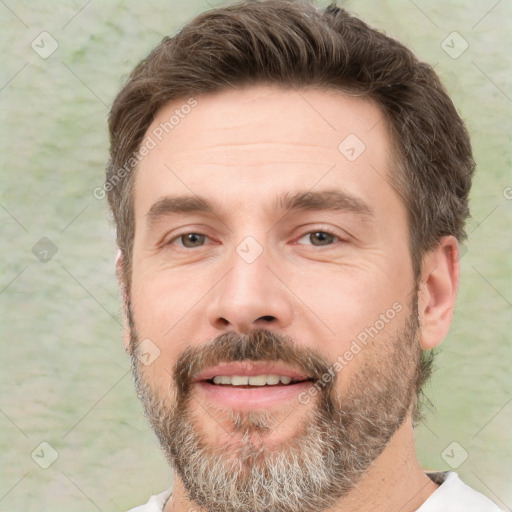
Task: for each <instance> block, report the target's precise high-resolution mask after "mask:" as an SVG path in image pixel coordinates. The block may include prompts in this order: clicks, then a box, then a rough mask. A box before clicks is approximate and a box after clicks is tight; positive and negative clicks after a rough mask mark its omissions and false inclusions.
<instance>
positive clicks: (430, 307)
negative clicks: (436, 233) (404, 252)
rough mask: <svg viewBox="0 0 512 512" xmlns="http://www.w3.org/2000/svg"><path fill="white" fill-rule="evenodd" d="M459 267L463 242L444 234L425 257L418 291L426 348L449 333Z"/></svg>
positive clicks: (432, 345)
mask: <svg viewBox="0 0 512 512" xmlns="http://www.w3.org/2000/svg"><path fill="white" fill-rule="evenodd" d="M459 271H460V266H459V243H458V242H457V239H456V238H455V237H453V236H446V237H443V238H442V239H441V240H440V242H439V245H438V246H437V247H436V248H435V249H434V250H433V251H430V252H428V253H427V254H426V255H425V257H424V258H423V263H422V271H421V280H420V284H419V295H418V314H419V318H420V326H421V348H422V349H423V350H429V349H432V348H434V347H436V346H437V345H439V344H440V343H441V342H442V341H443V340H444V339H445V337H446V335H447V334H448V330H449V329H450V325H451V323H452V318H453V311H454V307H455V299H456V298H457V290H458V287H459Z"/></svg>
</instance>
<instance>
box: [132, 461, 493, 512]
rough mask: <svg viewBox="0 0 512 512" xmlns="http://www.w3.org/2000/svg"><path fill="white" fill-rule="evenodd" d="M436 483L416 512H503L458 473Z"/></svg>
mask: <svg viewBox="0 0 512 512" xmlns="http://www.w3.org/2000/svg"><path fill="white" fill-rule="evenodd" d="M427 475H428V476H429V477H430V478H431V479H432V480H434V481H435V482H436V483H440V482H442V483H441V484H440V486H439V487H438V488H437V490H436V491H435V492H434V493H433V494H432V495H431V496H430V497H429V499H428V500H427V501H425V503H423V505H421V507H420V508H419V509H418V510H416V512H503V511H502V510H501V509H500V508H498V506H497V505H495V504H494V503H493V502H492V501H491V500H490V499H489V498H486V497H485V496H484V495H483V494H480V493H479V492H477V491H475V490H474V489H472V488H471V487H469V486H468V485H466V484H465V483H464V482H463V481H462V480H461V479H460V478H459V475H457V473H455V472H454V471H448V472H446V473H427ZM170 494H171V490H170V489H168V490H167V491H164V492H162V493H160V494H156V495H155V496H151V498H150V499H149V501H148V502H147V503H146V504H145V505H141V506H140V507H135V508H132V509H130V510H128V512H162V509H163V507H164V505H165V502H166V501H167V499H168V498H169V496H170Z"/></svg>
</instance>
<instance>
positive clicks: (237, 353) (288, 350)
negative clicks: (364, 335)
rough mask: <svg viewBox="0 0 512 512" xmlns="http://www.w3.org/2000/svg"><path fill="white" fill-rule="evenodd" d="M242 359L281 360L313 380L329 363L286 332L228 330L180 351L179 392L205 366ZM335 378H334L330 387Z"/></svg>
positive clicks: (176, 380) (175, 375)
mask: <svg viewBox="0 0 512 512" xmlns="http://www.w3.org/2000/svg"><path fill="white" fill-rule="evenodd" d="M241 361H265V362H284V363H286V364H288V365H290V366H291V367H293V368H296V369H298V370H300V371H301V372H303V373H304V374H306V375H307V376H308V377H309V378H311V379H313V380H314V381H317V380H320V379H321V378H322V376H323V375H325V374H326V373H328V372H329V369H330V368H331V367H332V364H331V363H330V362H329V361H328V360H327V359H326V358H325V357H323V356H322V354H320V353H319V352H318V351H316V350H312V349H310V348H308V347H300V346H298V345H297V343H294V341H293V339H292V338H291V337H289V336H287V335H284V334H281V333H277V332H274V331H269V330H267V329H255V330H253V331H251V332H250V333H248V334H240V333H236V332H234V331H229V332H227V333H223V334H221V335H219V336H217V337H216V338H214V339H213V340H211V341H208V342H206V343H204V344H202V345H201V346H197V347H189V348H187V349H185V351H184V352H183V353H182V354H181V356H180V357H179V358H178V360H177V362H176V364H175V366H174V370H173V379H174V383H175V385H176V389H177V391H178V396H180V395H181V396H185V395H186V394H187V393H188V392H189V390H190V386H191V381H192V379H193V378H194V377H195V376H196V375H197V374H199V373H200V372H201V371H203V370H205V369H206V368H208V367H211V366H215V365H218V364H220V363H231V362H241ZM334 381H335V379H334V378H333V379H332V381H331V382H330V383H329V384H330V386H329V387H332V386H333V385H334ZM326 387H327V386H326Z"/></svg>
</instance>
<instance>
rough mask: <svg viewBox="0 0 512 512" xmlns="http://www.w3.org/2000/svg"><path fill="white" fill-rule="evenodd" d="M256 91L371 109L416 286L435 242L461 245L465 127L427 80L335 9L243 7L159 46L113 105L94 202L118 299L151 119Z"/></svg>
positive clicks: (205, 19)
mask: <svg viewBox="0 0 512 512" xmlns="http://www.w3.org/2000/svg"><path fill="white" fill-rule="evenodd" d="M261 83H266V84H277V85H280V86H284V87H292V88H306V87H314V88H321V89H331V90H332V89H335V90H341V91H345V92H347V93H349V94H353V93H356V94H358V95H362V96H365V97H368V98H370V99H372V100H373V101H375V102H376V103H377V104H378V105H379V106H380V108H381V109H382V111H383V112H384V114H385V117H386V119H387V121H388V125H389V128H390V131H391V134H392V139H393V140H392V143H393V146H394V153H395V161H394V167H395V168H394V170H393V173H392V178H391V179H392V180H393V185H394V186H395V189H396V190H397V191H398V192H399V193H400V194H401V196H402V198H403V200H404V202H405V204H406V207H407V209H408V215H409V230H410V248H411V257H412V262H413V266H414V271H415V274H416V276H418V274H419V271H420V268H421V259H422V256H423V254H424V253H425V252H426V251H428V250H431V249H433V248H435V247H436V245H437V243H438V242H439V240H440V238H441V237H443V236H446V235H453V236H455V237H456V238H457V239H458V240H463V239H464V238H465V232H464V223H465V219H466V218H467V217H468V215H469V209H468V193H469V190H470V187H471V178H472V175H473V173H474V167H475V166H474V161H473V158H472V154H471V146H470V142H469V137H468V134H467V131H466V128H465V126H464V123H463V121H462V120H461V118H460V117H459V115H458V114H457V111H456V109H455V107H454V105H453V103H452V101H451V100H450V98H449V97H448V95H447V93H446V92H445V90H444V88H443V86H442V84H441V82H440V81H439V78H438V77H437V75H436V73H435V72H434V70H433V69H432V68H431V67H430V66H429V65H427V64H425V63H423V62H420V61H419V60H418V59H417V58H416V57H415V56H414V55H413V53H412V52H411V51H410V50H408V49H407V48H406V47H405V46H403V45H402V44H401V43H399V42H398V41H396V40H394V39H392V38H390V37H388V36H386V35H384V34H383V33H381V32H379V31H377V30H375V29H372V28H370V27H369V26H368V25H366V24H365V23H364V22H363V21H361V20H360V19H358V18H356V17H354V16H351V15H350V14H348V13H347V12H346V11H345V10H343V9H340V8H338V7H336V5H334V4H332V5H330V6H329V7H327V8H326V9H325V10H319V9H317V8H315V7H314V6H312V5H310V4H308V3H306V2H303V1H296V2H294V1H290V0H270V1H261V2H258V1H252V2H251V1H246V2H241V3H237V4H235V5H231V6H228V7H225V8H219V9H213V10H211V11H207V12H205V13H203V14H201V15H200V16H198V17H196V18H195V19H194V20H192V21H191V22H190V23H189V24H188V25H186V26H185V27H184V28H183V30H181V31H180V32H179V33H178V34H177V35H176V36H174V37H166V38H164V39H163V41H162V42H161V43H160V44H159V45H158V46H157V47H156V48H155V49H154V50H153V51H152V52H151V53H150V54H149V56H148V57H147V58H146V59H144V60H143V61H142V62H140V63H139V64H138V65H137V67H136V68H135V69H134V70H133V72H132V73H131V75H130V77H129V79H128V81H127V83H126V84H125V86H124V87H123V89H122V90H121V91H120V93H119V95H118V96H117V98H116V99H115V101H114V104H113V106H112V110H111V112H110V119H109V129H110V137H111V149H110V162H109V166H108V170H107V181H106V185H105V190H106V191H107V192H108V200H109V204H110V207H111V209H112V211H113V215H114V220H115V223H116V227H117V242H118V245H119V248H120V249H121V251H122V253H123V257H124V263H125V265H124V278H125V279H124V280H125V285H126V286H127V287H129V286H130V278H131V261H132V251H133V237H134V229H135V219H134V211H133V193H132V185H133V179H132V178H133V174H134V170H135V169H136V167H137V165H136V164H137V159H135V158H133V155H134V154H136V153H137V151H138V150H139V147H140V145H141V142H142V140H143V138H144V135H145V133H146V131H147V129H148V127H149V126H150V124H151V122H152V121H153V119H154V116H155V114H156V112H157V111H158V110H159V109H160V108H161V107H163V106H164V105H165V104H166V103H168V102H169V101H172V100H176V99H179V98H187V97H191V96H197V95H200V94H203V93H207V92H214V91H219V90H227V89H231V88H240V87H244V86H250V85H252V84H261ZM121 178H122V179H121ZM107 185H108V186H107Z"/></svg>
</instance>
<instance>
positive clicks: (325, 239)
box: [312, 231, 333, 245]
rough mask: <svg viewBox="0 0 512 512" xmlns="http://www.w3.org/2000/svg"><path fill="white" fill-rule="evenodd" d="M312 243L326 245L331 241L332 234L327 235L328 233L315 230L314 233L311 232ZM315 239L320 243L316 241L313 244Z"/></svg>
mask: <svg viewBox="0 0 512 512" xmlns="http://www.w3.org/2000/svg"><path fill="white" fill-rule="evenodd" d="M312 235H313V237H314V238H313V240H312V242H313V245H327V243H329V242H332V240H331V239H332V237H333V236H332V235H329V234H328V233H324V232H323V231H317V232H316V233H313V234H312ZM315 239H316V241H317V242H320V243H316V244H315Z"/></svg>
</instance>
